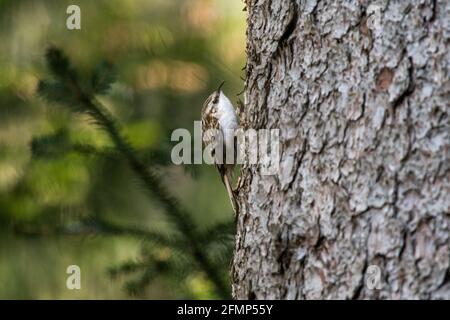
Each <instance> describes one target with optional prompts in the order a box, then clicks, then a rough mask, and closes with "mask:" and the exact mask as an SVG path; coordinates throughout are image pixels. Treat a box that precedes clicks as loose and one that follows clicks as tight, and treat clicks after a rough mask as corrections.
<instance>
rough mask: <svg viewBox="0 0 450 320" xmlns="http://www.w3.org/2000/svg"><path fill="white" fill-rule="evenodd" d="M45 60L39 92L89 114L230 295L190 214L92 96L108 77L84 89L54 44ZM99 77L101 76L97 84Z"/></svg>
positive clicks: (218, 287) (219, 286) (220, 287)
mask: <svg viewBox="0 0 450 320" xmlns="http://www.w3.org/2000/svg"><path fill="white" fill-rule="evenodd" d="M46 59H47V63H48V66H49V69H50V71H51V72H52V74H53V75H54V77H55V80H52V81H46V80H43V81H42V80H41V81H40V83H39V86H38V92H39V94H40V95H41V96H43V97H46V98H47V99H48V100H50V101H56V102H59V103H64V104H67V105H69V106H71V107H72V108H73V110H74V111H75V112H83V113H86V114H88V115H90V116H91V117H92V118H93V120H94V121H95V123H96V124H97V125H99V126H100V127H101V128H102V129H103V130H105V131H106V132H107V133H108V135H109V136H110V138H111V140H112V142H113V144H114V145H115V147H116V148H117V150H118V151H119V152H120V154H122V156H123V157H124V158H125V159H126V161H127V162H128V164H129V166H130V167H131V169H132V170H133V171H134V172H135V174H136V175H137V176H138V177H139V178H140V180H141V182H142V184H143V185H144V186H145V188H146V189H147V191H148V192H149V194H150V195H152V196H154V198H156V199H157V200H158V201H159V204H160V205H161V206H162V207H163V208H164V209H165V210H164V212H165V213H166V215H167V217H168V218H169V220H170V222H171V223H172V224H173V225H174V226H175V227H176V229H177V230H178V231H179V232H180V234H181V235H182V236H183V237H184V239H185V241H186V244H187V246H188V248H189V249H190V252H191V254H192V256H193V258H194V259H195V261H196V262H197V264H198V265H199V267H200V268H201V269H202V270H203V271H204V272H205V274H206V275H207V277H208V278H209V279H210V280H211V282H212V283H213V284H214V285H215V287H216V291H217V293H218V294H219V295H220V296H221V297H223V298H227V297H229V288H228V285H227V284H226V283H225V282H224V280H223V278H222V276H221V275H220V271H219V269H218V268H217V266H216V265H214V263H212V262H211V261H210V259H209V258H208V256H207V254H206V252H204V251H205V250H204V248H202V241H201V239H200V238H201V237H200V236H199V232H198V231H197V228H196V226H195V224H194V222H193V220H192V217H191V215H190V214H189V213H188V212H187V211H186V210H185V209H184V208H182V206H181V205H180V204H179V203H178V201H177V199H176V198H175V197H174V196H173V195H171V193H170V192H169V191H168V190H167V188H166V187H165V186H164V184H163V182H162V181H161V180H160V178H159V177H158V175H157V174H156V173H155V172H154V171H153V170H152V169H151V168H148V167H146V166H144V165H143V164H142V163H141V162H140V161H139V160H138V157H137V156H136V152H135V150H134V149H133V148H132V146H131V145H130V144H129V143H128V142H127V141H126V139H125V138H124V137H123V136H122V135H121V134H120V132H119V129H118V128H119V127H118V124H117V123H116V122H115V120H114V118H113V117H112V116H111V115H110V114H109V112H108V111H107V110H106V109H105V108H104V107H103V105H102V104H101V103H100V102H99V101H98V100H97V99H95V97H94V93H96V88H97V89H99V90H100V92H97V93H103V92H104V91H105V88H108V87H109V86H108V84H107V83H106V82H105V81H107V80H108V79H109V81H111V77H109V76H97V77H93V80H92V81H91V82H87V83H88V85H91V87H90V88H86V87H83V84H84V82H83V84H82V82H81V81H79V79H78V75H77V74H76V72H75V70H74V69H73V68H72V66H71V65H70V61H69V59H68V58H67V57H66V56H65V55H64V54H63V52H62V51H61V50H59V49H58V48H55V47H51V48H49V49H48V50H47V53H46ZM102 70H107V71H108V70H110V68H102ZM99 79H101V81H100V84H99ZM96 83H97V84H96Z"/></svg>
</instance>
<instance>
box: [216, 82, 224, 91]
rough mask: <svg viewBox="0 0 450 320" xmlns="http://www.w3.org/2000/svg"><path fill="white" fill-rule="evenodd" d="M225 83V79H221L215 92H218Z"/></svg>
mask: <svg viewBox="0 0 450 320" xmlns="http://www.w3.org/2000/svg"><path fill="white" fill-rule="evenodd" d="M224 84H225V81H222V83H221V84H220V86H219V87H218V88H217V90H216V91H217V93H220V90H221V89H222V86H223V85H224Z"/></svg>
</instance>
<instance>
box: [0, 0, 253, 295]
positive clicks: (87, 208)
mask: <svg viewBox="0 0 450 320" xmlns="http://www.w3.org/2000/svg"><path fill="white" fill-rule="evenodd" d="M69 4H72V3H71V2H69V1H58V2H56V1H31V0H29V1H26V0H23V1H17V0H16V1H0V27H1V28H0V41H1V43H2V50H0V298H69V299H70V298H88V299H89V298H106V299H108V298H128V297H134V296H137V297H140V298H217V297H220V293H218V291H217V290H216V287H215V284H214V281H212V280H211V277H210V275H208V273H207V272H205V269H204V268H202V267H201V266H199V264H198V261H197V260H198V259H196V257H195V255H192V251H191V250H186V241H184V238H183V232H180V230H179V229H177V227H176V226H174V224H173V221H172V222H171V221H170V219H168V217H167V214H166V211H167V210H165V209H164V206H161V205H160V201H158V199H157V196H155V195H154V194H153V195H150V197H149V196H148V193H147V190H145V189H146V187H145V186H144V185H143V184H142V183H141V181H139V178H138V176H137V175H136V174H135V173H136V172H134V171H133V170H132V168H130V166H129V162H128V161H127V160H126V158H124V156H123V154H121V152H120V150H118V149H117V145H116V144H115V141H114V139H111V135H110V134H108V132H107V131H106V132H105V131H103V130H100V127H101V124H99V123H98V121H97V120H98V119H97V120H95V118H94V119H93V118H92V117H91V115H90V114H89V113H85V112H84V113H83V112H77V113H73V112H72V111H73V110H74V109H72V110H71V109H68V108H65V107H64V105H65V104H67V103H70V104H71V105H72V106H77V107H80V105H79V104H78V103H77V99H78V98H77V97H76V94H75V95H74V92H73V90H71V88H69V87H67V83H66V82H65V81H58V75H56V77H55V74H54V75H53V76H51V75H50V70H49V69H48V68H47V67H46V64H45V61H44V58H43V57H44V53H45V48H47V47H48V46H49V45H52V44H53V45H57V46H58V47H61V48H64V50H65V51H66V52H67V53H68V54H69V55H70V57H71V59H72V60H73V65H74V66H76V71H75V70H73V71H74V72H75V73H76V74H77V81H79V83H80V86H81V87H82V89H83V91H85V92H87V93H88V94H89V95H90V96H92V97H94V99H95V101H97V102H98V103H99V104H100V105H101V106H103V108H104V110H105V112H106V113H107V114H108V115H110V116H111V117H113V118H115V119H117V121H118V123H120V126H118V131H119V135H120V136H123V137H127V143H128V145H129V147H130V148H131V149H132V150H133V154H134V156H135V158H136V159H137V160H138V161H139V162H140V163H143V164H144V167H145V168H152V170H153V171H154V172H155V175H156V177H157V179H158V180H161V182H162V184H163V185H164V188H166V189H167V192H169V193H170V194H172V195H173V196H174V197H175V198H177V199H178V200H179V201H178V202H177V203H179V204H181V206H182V207H184V208H185V210H186V212H188V213H189V219H192V224H193V225H194V227H195V230H196V231H195V238H196V243H198V244H199V245H200V246H201V248H202V252H203V253H204V254H205V255H206V257H207V260H208V261H210V262H211V263H212V264H213V265H214V266H215V267H217V268H218V269H217V272H218V273H219V274H220V275H219V276H220V277H221V279H223V281H224V282H226V281H227V280H226V277H228V268H229V259H230V257H231V250H232V233H233V227H232V223H230V221H231V220H232V215H233V214H232V211H231V208H230V206H229V203H228V199H227V196H226V192H224V189H223V186H222V185H221V182H220V179H218V176H217V173H216V172H215V170H214V169H213V168H212V167H209V166H206V165H204V166H194V165H191V166H183V167H180V166H174V165H172V164H171V162H170V150H171V147H172V145H173V143H172V142H171V141H170V134H171V132H172V130H173V129H175V128H179V127H183V128H187V129H188V130H190V131H191V132H192V129H193V121H194V120H198V119H199V113H200V109H201V105H202V102H203V100H204V99H205V98H206V96H207V95H208V94H209V93H210V91H212V90H213V89H214V88H215V87H216V86H217V84H218V83H220V82H221V81H222V80H226V81H227V87H226V90H225V91H226V92H227V93H228V95H229V96H230V98H232V100H235V98H234V96H235V94H236V93H238V92H240V91H241V89H242V81H241V80H240V76H241V74H242V72H241V68H242V66H243V65H244V63H245V62H244V46H245V20H244V13H243V12H242V7H243V4H242V3H240V2H239V1H236V2H231V1H227V0H221V1H214V0H185V1H181V0H178V1H177V0H169V1H167V0H165V1H162V0H151V1H148V0H147V1H144V0H129V1H118V0H117V1H106V0H105V1H95V2H93V1H79V2H78V5H79V6H80V8H81V25H82V29H81V30H73V31H69V30H67V29H66V25H65V22H66V18H67V14H66V8H67V6H68V5H69ZM57 60H58V61H59V62H61V61H62V63H63V64H64V62H63V60H64V59H62V60H61V59H57ZM56 67H57V68H58V66H56ZM59 67H61V66H59ZM63 67H64V66H63ZM50 69H52V68H50ZM67 70H70V68H69V69H67ZM38 79H49V80H47V81H46V82H41V83H40V84H39V80H38ZM113 79H117V80H116V81H115V82H113V81H112V80H113ZM38 86H39V88H40V91H41V93H43V94H44V95H45V96H46V97H47V98H48V100H51V101H52V103H48V102H47V100H46V99H41V98H38V96H37V95H36V94H35V93H36V91H37V89H38ZM105 93H108V94H107V95H105ZM94 95H95V96H94ZM72 102H74V103H72ZM75 111H83V110H82V106H81V109H78V110H77V109H75ZM116 142H117V141H116ZM70 264H77V265H79V266H80V267H81V272H82V289H81V290H68V289H66V287H65V281H66V277H67V274H66V273H65V271H66V268H67V266H68V265H70ZM124 289H125V290H124ZM130 294H131V295H130Z"/></svg>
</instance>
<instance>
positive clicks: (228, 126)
mask: <svg viewBox="0 0 450 320" xmlns="http://www.w3.org/2000/svg"><path fill="white" fill-rule="evenodd" d="M218 113H219V115H220V116H219V125H220V128H221V130H222V132H223V137H224V142H225V146H226V149H227V153H228V154H233V153H234V152H236V151H235V150H234V133H235V132H234V131H235V130H236V129H237V128H238V121H237V116H236V111H235V110H234V107H233V105H232V104H231V101H230V99H228V98H227V96H226V95H224V94H223V92H222V91H221V92H220V96H219V104H218Z"/></svg>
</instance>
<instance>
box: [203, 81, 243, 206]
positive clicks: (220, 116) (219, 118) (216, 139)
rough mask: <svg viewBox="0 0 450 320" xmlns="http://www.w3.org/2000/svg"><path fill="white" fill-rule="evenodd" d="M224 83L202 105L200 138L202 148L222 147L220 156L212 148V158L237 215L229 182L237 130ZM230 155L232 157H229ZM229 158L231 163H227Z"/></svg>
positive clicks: (234, 114) (234, 159)
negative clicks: (224, 90) (218, 145)
mask: <svg viewBox="0 0 450 320" xmlns="http://www.w3.org/2000/svg"><path fill="white" fill-rule="evenodd" d="M224 83H225V82H222V83H221V84H220V86H219V88H218V89H217V90H216V91H214V92H213V93H212V94H211V95H210V96H209V97H208V98H207V99H206V101H205V103H204V104H203V108H202V133H203V135H202V138H203V145H204V146H208V145H211V144H213V145H214V146H217V144H221V145H222V150H223V152H222V154H218V153H217V152H215V151H216V149H215V148H214V149H212V157H213V159H214V164H215V165H216V167H217V169H218V170H219V174H220V177H221V178H222V182H223V183H224V185H225V187H226V189H227V192H228V197H229V198H230V201H231V206H232V207H233V210H234V213H235V214H237V211H236V210H237V208H238V207H237V202H236V198H235V195H234V191H233V188H232V187H231V181H232V177H233V169H234V166H235V162H236V154H237V151H236V137H235V130H236V129H237V128H238V120H237V116H236V112H235V110H234V107H233V105H232V104H231V102H230V100H229V99H228V98H227V97H226V96H225V94H224V93H223V92H222V90H221V89H222V86H223V84H224ZM227 154H228V158H227ZM230 154H232V155H233V157H230ZM230 158H231V159H232V160H233V161H227V159H228V160H229V159H230ZM230 162H232V163H230Z"/></svg>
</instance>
